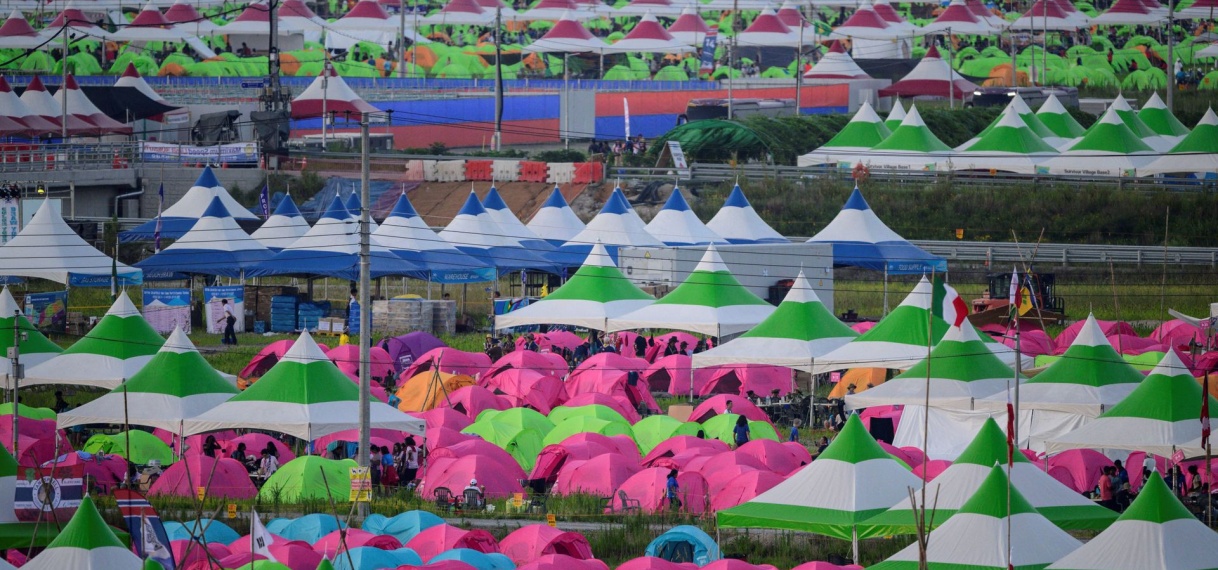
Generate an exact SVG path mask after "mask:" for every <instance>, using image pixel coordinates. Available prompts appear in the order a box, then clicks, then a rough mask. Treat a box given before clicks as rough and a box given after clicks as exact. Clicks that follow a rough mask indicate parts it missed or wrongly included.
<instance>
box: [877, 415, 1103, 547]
mask: <svg viewBox="0 0 1218 570" xmlns="http://www.w3.org/2000/svg"><path fill="white" fill-rule="evenodd" d="M1014 459H1015V468H1014V469H1013V470H1012V472H1013V473H1015V476H1014V478H1013V479H1012V482H1013V483H1014V484H1015V488H1016V489H1017V490H1018V491H1019V492H1020V494H1022V495H1023V496H1024V497H1025V498H1026V499H1027V500H1028V502H1029V503H1030V504H1031V505H1032V506H1033V507H1035V508H1036V510H1037V511H1039V512H1040V514H1042V515H1044V516H1045V518H1047V519H1049V520H1050V521H1051V522H1052V523H1053V524H1055V525H1057V526H1058V527H1059V528H1062V529H1065V530H1076V529H1086V530H1102V529H1104V528H1105V527H1107V526H1108V525H1109V524H1111V523H1112V521H1114V520H1116V516H1117V514H1116V513H1114V512H1112V511H1110V510H1108V509H1105V508H1104V507H1101V506H1099V505H1097V504H1096V503H1095V502H1093V501H1091V500H1090V499H1088V498H1086V497H1084V496H1082V495H1080V494H1078V493H1076V492H1075V491H1074V490H1073V489H1070V488H1069V487H1066V486H1065V485H1062V484H1061V483H1060V482H1059V481H1058V480H1057V479H1054V478H1053V477H1051V476H1049V475H1048V474H1047V473H1045V472H1044V471H1043V470H1041V469H1040V468H1039V467H1037V466H1036V465H1034V464H1033V463H1032V462H1031V461H1029V460H1028V458H1027V457H1025V456H1024V454H1022V453H1019V452H1018V451H1016V453H1015V456H1014ZM1006 463H1007V441H1006V434H1004V433H1002V429H1001V428H999V427H998V424H997V423H996V422H995V421H994V420H993V418H987V419H986V420H985V423H984V424H982V426H981V429H980V430H979V431H978V432H977V435H976V436H975V437H974V438H973V441H972V442H971V443H969V445H968V447H966V448H964V451H963V452H962V453H961V454H960V456H959V457H957V458H956V461H955V462H953V463H952V464H951V466H949V467H948V468H947V469H945V470H944V471H943V472H942V473H940V474H939V476H937V477H935V479H934V481H931V482H929V483H927V488H926V496H927V497H928V498H929V497H934V498H935V500H934V509H935V513H934V515H935V516H934V520H933V521H932V524H933V526H940V525H942V524H943V523H944V521H947V520H948V517H951V516H952V515H954V514H956V512H957V511H959V510H960V509H961V508H963V507H964V504H965V503H966V502H967V501H968V500H969V498H970V497H972V496H973V494H974V493H975V492H976V491H977V490H978V489H979V488H981V484H982V482H984V481H985V480H986V478H987V477H989V476H990V472H991V470H992V469H993V467H994V465H995V464H1001V465H1003V469H1004V470H1005V469H1006ZM863 524H864V525H868V526H875V527H880V528H879V530H881V531H882V534H885V535H890V534H913V533H914V532H915V531H916V525H915V524H914V514H913V509H912V508H911V506H910V504H909V500H908V499H905V500H901V501H897V503H896V504H895V505H893V506H892V508H890V509H888V510H887V511H884V512H883V513H881V514H879V515H876V516H875V517H873V518H870V519H867V521H865V522H864V523H863Z"/></svg>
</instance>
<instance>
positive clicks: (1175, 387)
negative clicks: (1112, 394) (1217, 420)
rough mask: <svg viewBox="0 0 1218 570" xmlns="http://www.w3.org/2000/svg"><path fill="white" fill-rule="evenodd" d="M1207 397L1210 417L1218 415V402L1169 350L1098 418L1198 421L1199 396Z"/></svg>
mask: <svg viewBox="0 0 1218 570" xmlns="http://www.w3.org/2000/svg"><path fill="white" fill-rule="evenodd" d="M1202 397H1205V398H1208V399H1209V409H1210V417H1211V418H1213V417H1215V415H1216V414H1218V401H1215V400H1214V397H1213V396H1210V395H1208V394H1207V395H1204V396H1203V395H1202V393H1201V384H1199V383H1198V382H1197V379H1196V378H1193V375H1192V372H1190V371H1189V369H1188V367H1187V366H1185V365H1184V363H1183V362H1182V361H1181V360H1180V357H1179V356H1178V355H1177V354H1176V351H1175V349H1170V350H1168V351H1167V354H1165V355H1163V359H1162V360H1160V361H1159V364H1158V365H1157V366H1155V368H1154V369H1153V370H1151V371H1150V374H1149V375H1147V376H1146V379H1145V380H1143V381H1142V383H1141V384H1139V385H1138V387H1137V388H1135V389H1134V390H1133V392H1130V394H1129V396H1127V397H1125V399H1124V400H1121V401H1120V403H1118V404H1117V405H1115V406H1113V407H1111V408H1109V409H1108V411H1106V412H1104V413H1103V414H1101V415H1100V418H1101V419H1103V418H1110V417H1118V418H1119V417H1130V418H1144V419H1150V420H1158V421H1164V422H1182V421H1186V420H1193V421H1197V420H1198V418H1199V417H1200V411H1201V398H1202Z"/></svg>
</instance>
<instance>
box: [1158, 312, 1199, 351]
mask: <svg viewBox="0 0 1218 570" xmlns="http://www.w3.org/2000/svg"><path fill="white" fill-rule="evenodd" d="M1150 338H1152V339H1155V340H1157V341H1159V342H1161V343H1163V344H1166V345H1167V346H1171V347H1178V346H1181V345H1187V344H1188V343H1189V342H1190V341H1196V342H1197V344H1200V345H1204V344H1205V331H1204V330H1202V329H1201V327H1199V326H1197V325H1194V324H1192V323H1186V322H1184V321H1182V320H1180V319H1172V320H1170V321H1167V322H1165V323H1163V324H1161V325H1159V326H1158V327H1157V328H1155V330H1154V332H1152V333H1150Z"/></svg>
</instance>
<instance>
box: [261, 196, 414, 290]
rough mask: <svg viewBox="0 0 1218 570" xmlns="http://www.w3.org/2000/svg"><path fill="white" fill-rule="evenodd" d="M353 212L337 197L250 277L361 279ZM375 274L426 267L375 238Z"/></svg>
mask: <svg viewBox="0 0 1218 570" xmlns="http://www.w3.org/2000/svg"><path fill="white" fill-rule="evenodd" d="M358 225H359V224H357V223H356V222H355V220H354V219H353V218H352V217H351V214H350V213H349V212H347V209H346V208H345V207H344V206H343V203H342V201H341V200H339V199H338V197H335V198H334V200H333V201H331V202H330V207H329V208H327V209H326V213H325V214H322V216H321V218H320V219H319V220H317V223H316V224H313V227H312V228H310V229H309V232H308V233H306V234H305V235H304V236H302V237H301V238H300V239H298V240H296V242H295V243H293V244H292V245H290V246H288V247H286V248H284V249H283V250H282V251H280V252H279V253H276V254H275V255H274V257H271V258H270V259H268V260H267V261H264V262H262V263H259V264H258V265H256V266H254V267H253V268H251V269H249V270H248V271H246V275H247V276H250V277H259V276H264V275H310V276H318V277H337V278H339V279H346V280H348V281H357V280H359V250H360V245H359V241H360V240H359V228H358ZM371 262H372V278H373V279H376V278H378V277H386V276H402V277H415V278H419V279H425V278H426V276H427V271H426V269H425V268H423V267H420V266H418V265H416V264H414V263H411V262H409V261H406V260H405V259H402V258H400V257H398V256H396V255H394V254H392V253H390V252H389V250H388V249H386V248H385V247H384V246H382V245H380V244H379V243H378V242H377V240H376V239H375V238H373V239H372V247H371Z"/></svg>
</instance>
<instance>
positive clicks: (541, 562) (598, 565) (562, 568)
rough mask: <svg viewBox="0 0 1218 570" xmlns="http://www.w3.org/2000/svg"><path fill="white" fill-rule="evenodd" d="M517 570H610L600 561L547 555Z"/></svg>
mask: <svg viewBox="0 0 1218 570" xmlns="http://www.w3.org/2000/svg"><path fill="white" fill-rule="evenodd" d="M516 570H609V565H608V564H605V563H604V562H601V561H600V560H580V559H578V558H571V557H570V556H565V555H562V554H547V555H545V556H542V557H541V558H538V559H537V560H534V561H532V562H530V563H528V564H525V565H524V566H520V567H518V568H516Z"/></svg>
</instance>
